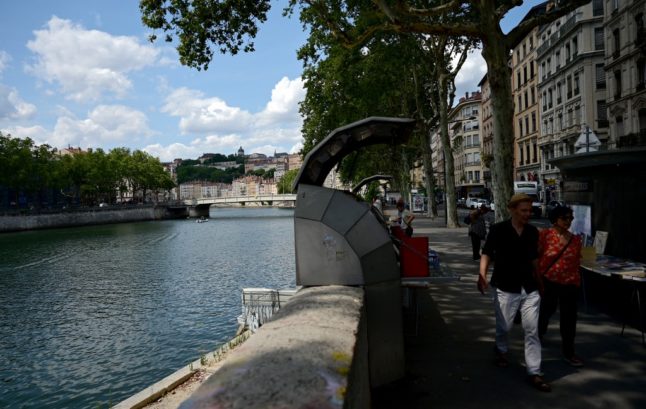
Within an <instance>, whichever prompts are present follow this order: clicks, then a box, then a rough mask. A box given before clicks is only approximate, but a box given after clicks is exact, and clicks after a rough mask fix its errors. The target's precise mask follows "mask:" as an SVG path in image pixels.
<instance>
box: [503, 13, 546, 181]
mask: <svg viewBox="0 0 646 409" xmlns="http://www.w3.org/2000/svg"><path fill="white" fill-rule="evenodd" d="M544 10H545V4H543V5H539V6H536V7H534V8H532V10H530V11H529V13H528V14H527V16H526V17H525V18H530V17H534V16H535V15H537V14H541V13H542V12H544ZM538 32H539V29H538V28H535V29H534V30H532V31H531V33H529V35H527V36H526V37H525V38H523V39H522V40H521V41H520V42H519V43H518V44H516V45H515V46H514V48H513V52H512V56H511V62H512V64H511V65H512V77H511V82H512V95H513V99H514V180H523V181H524V180H531V181H539V174H540V170H541V155H540V153H539V150H538V138H539V132H540V129H539V122H538V120H539V109H538V107H539V105H538V101H539V97H538V95H539V93H538V74H537V73H538V69H537V65H536V49H537V46H538V38H537V36H538ZM539 183H540V181H539Z"/></svg>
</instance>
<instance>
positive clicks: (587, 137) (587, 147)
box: [585, 126, 590, 153]
mask: <svg viewBox="0 0 646 409" xmlns="http://www.w3.org/2000/svg"><path fill="white" fill-rule="evenodd" d="M585 151H586V153H587V152H590V127H589V126H586V127H585Z"/></svg>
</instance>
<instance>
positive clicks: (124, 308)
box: [0, 208, 294, 408]
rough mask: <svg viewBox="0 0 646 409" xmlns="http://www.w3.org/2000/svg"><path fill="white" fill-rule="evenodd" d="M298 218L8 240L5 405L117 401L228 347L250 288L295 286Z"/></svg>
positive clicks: (1, 348)
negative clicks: (244, 294) (295, 220)
mask: <svg viewBox="0 0 646 409" xmlns="http://www.w3.org/2000/svg"><path fill="white" fill-rule="evenodd" d="M292 217H293V213H292V211H290V210H284V209H275V208H263V209H222V208H218V209H213V210H212V211H211V221H210V223H195V221H194V220H175V221H161V222H146V223H129V224H118V225H109V226H95V227H86V228H73V229H60V230H48V231H38V232H24V233H11V234H4V235H0V317H2V318H1V319H0V333H1V334H2V336H1V337H0V360H2V361H3V362H0V407H9V406H11V407H15V406H19V407H43V406H48V407H57V408H73V407H79V408H81V407H95V406H97V405H98V404H103V405H105V404H115V403H117V402H118V401H120V400H122V399H124V398H125V397H127V396H129V395H131V394H132V393H134V392H137V391H139V390H140V389H142V388H143V387H145V386H148V385H149V384H151V383H152V382H155V381H157V380H159V379H161V378H163V377H164V376H166V375H168V374H170V373H172V372H173V371H174V370H176V369H177V368H179V367H181V366H183V365H185V364H187V363H188V362H190V361H192V360H194V359H196V358H197V357H199V355H200V354H201V353H204V352H207V351H210V350H212V349H214V348H215V347H216V346H217V345H219V344H220V343H222V342H224V341H226V340H228V339H229V338H230V337H231V336H232V335H233V333H234V332H235V330H236V325H237V324H236V321H235V318H236V316H237V315H238V314H239V313H240V293H241V289H242V288H243V287H273V288H282V287H292V286H293V285H294V244H293V231H294V229H293V218H292Z"/></svg>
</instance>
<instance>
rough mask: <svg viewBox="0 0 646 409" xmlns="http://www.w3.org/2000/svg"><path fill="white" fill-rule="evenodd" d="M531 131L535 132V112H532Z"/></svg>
mask: <svg viewBox="0 0 646 409" xmlns="http://www.w3.org/2000/svg"><path fill="white" fill-rule="evenodd" d="M532 132H536V112H532Z"/></svg>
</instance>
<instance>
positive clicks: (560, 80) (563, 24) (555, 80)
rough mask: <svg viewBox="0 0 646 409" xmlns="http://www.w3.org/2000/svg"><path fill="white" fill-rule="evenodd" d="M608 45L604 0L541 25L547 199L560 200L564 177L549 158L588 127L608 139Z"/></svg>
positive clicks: (569, 150) (569, 148)
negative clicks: (606, 44)
mask: <svg viewBox="0 0 646 409" xmlns="http://www.w3.org/2000/svg"><path fill="white" fill-rule="evenodd" d="M604 48H605V46H604V27H603V2H602V0H593V1H592V2H590V3H589V4H587V5H585V6H582V7H579V8H578V9H576V10H575V11H573V12H571V13H569V14H567V15H566V16H563V17H561V18H559V19H557V20H556V21H554V22H552V23H550V24H547V25H544V26H542V27H540V28H539V31H538V48H537V50H536V60H537V64H538V92H539V94H540V120H541V124H540V127H541V128H540V136H539V138H538V149H539V150H540V154H541V155H542V160H541V169H540V175H539V179H540V180H541V181H542V182H543V186H544V192H543V199H544V200H545V201H549V200H560V199H561V198H562V183H561V182H562V177H561V174H560V171H559V169H558V168H557V167H555V166H553V165H550V164H549V162H548V161H549V160H550V159H554V158H559V157H562V156H568V155H571V154H573V153H574V152H575V143H576V141H577V139H578V138H579V136H580V135H581V133H582V132H584V131H587V130H588V129H589V130H590V131H591V132H594V134H595V135H596V137H597V138H598V139H599V140H600V141H601V142H602V144H606V141H607V139H608V119H607V112H606V105H607V104H606V80H605V78H606V77H605V72H604V61H603V59H604ZM530 153H533V152H532V150H531V149H530Z"/></svg>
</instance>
